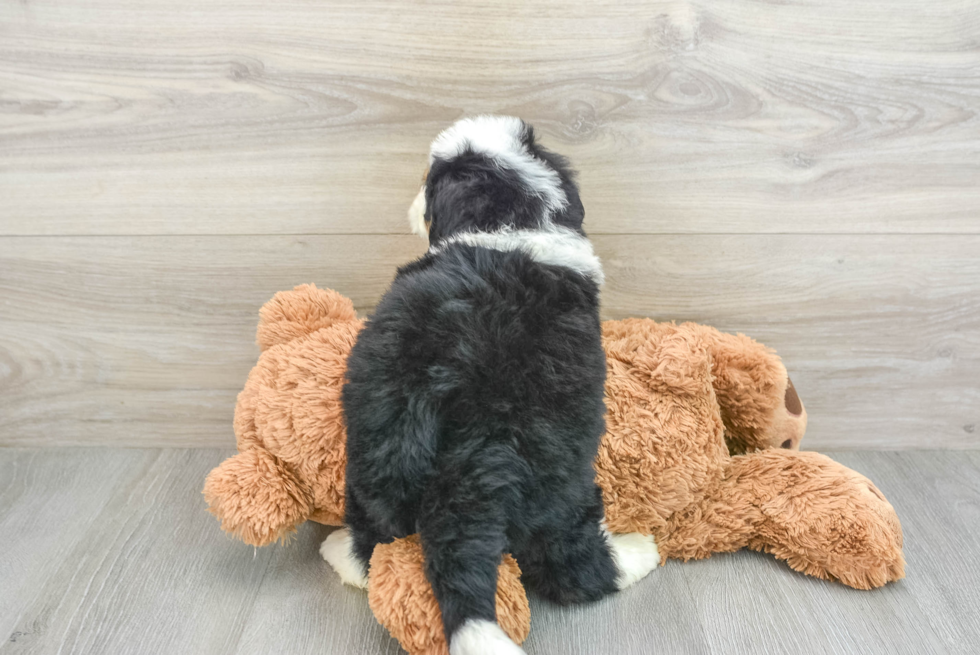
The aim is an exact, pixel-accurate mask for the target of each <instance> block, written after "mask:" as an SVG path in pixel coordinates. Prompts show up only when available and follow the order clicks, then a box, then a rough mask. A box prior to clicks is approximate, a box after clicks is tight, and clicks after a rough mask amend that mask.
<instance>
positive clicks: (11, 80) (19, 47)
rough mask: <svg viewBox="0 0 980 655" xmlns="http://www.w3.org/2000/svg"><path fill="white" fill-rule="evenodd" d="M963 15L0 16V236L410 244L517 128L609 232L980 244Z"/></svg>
mask: <svg viewBox="0 0 980 655" xmlns="http://www.w3.org/2000/svg"><path fill="white" fill-rule="evenodd" d="M978 33H980V0H958V1H956V2H940V3H935V2H925V1H923V0H905V1H903V2H900V3H898V4H896V3H895V2H892V1H887V0H869V1H867V2H860V3H856V2H851V1H850V0H818V1H816V2H808V3H803V2H789V3H784V2H778V3H776V2H772V3H769V2H751V3H717V2H708V1H707V0H702V1H697V2H687V1H683V0H664V1H656V0H655V1H649V0H628V1H621V0H599V1H596V2H591V1H590V2H568V1H564V2H562V1H557V0H549V1H545V2H536V3H524V2H520V0H503V1H501V2H493V3H488V2H483V1H482V0H473V1H466V2H456V1H455V0H436V1H428V2H420V3H413V4H412V5H411V7H410V8H407V7H405V6H404V5H403V4H401V3H397V2H394V1H393V0H374V1H371V2H326V3H320V2H295V3H285V4H283V3H277V4H275V5H272V4H269V3H262V2H228V1H227V0H222V1H218V2H209V3H207V6H206V7H205V6H202V5H201V4H200V3H198V2H190V1H189V0H178V1H176V2H167V3H162V2H159V0H138V1H120V0H93V1H91V2H85V3H77V2H67V1H65V0H48V1H43V0H42V1H39V2H29V3H27V2H24V3H15V2H5V3H2V4H0V35H2V37H3V41H2V46H0V85H2V89H3V94H2V96H0V197H2V198H3V199H4V202H3V206H2V207H0V212H2V213H3V219H2V220H0V234H8V235H12V234H17V235H39V234H48V235H57V234H76V235H77V234H102V235H118V234H143V235H147V234H300V233H302V234H306V233H316V234H323V233H337V232H342V233H365V232H370V233H402V232H404V225H403V220H402V216H403V214H404V211H405V209H406V207H407V205H408V204H409V202H410V201H411V198H412V197H413V195H414V193H415V190H416V187H417V183H418V176H419V174H420V172H421V169H422V167H423V165H424V158H425V155H424V153H425V150H426V146H427V143H428V141H429V140H430V139H431V138H432V137H433V136H434V135H435V134H436V133H437V132H438V131H439V130H440V129H441V128H442V127H444V126H445V125H446V124H447V123H449V122H450V121H452V120H453V119H455V118H458V117H460V116H462V115H465V114H474V113H478V112H497V113H512V114H518V115H521V116H523V117H525V118H527V119H528V120H530V121H531V122H533V123H534V124H536V125H537V126H538V127H539V129H540V131H541V133H542V134H543V135H544V141H545V142H546V143H547V144H548V145H551V146H553V147H555V148H556V149H559V150H560V151H562V152H564V153H566V154H568V155H570V156H571V157H572V159H573V161H574V162H575V163H576V165H577V166H578V167H579V168H580V169H581V170H582V178H581V179H582V187H583V198H584V200H585V203H586V206H587V207H588V209H589V215H590V217H591V219H590V220H591V227H592V231H593V232H594V233H596V234H600V233H678V232H685V233H688V232H701V233H704V232H709V233H747V232H797V233H814V232H817V233H834V232H906V233H913V232H915V233H919V232H926V233H934V232H945V233H963V232H966V233H972V234H976V233H978V232H980V215H978V207H980V184H978V180H980V163H978V161H980V159H978V155H980V117H978V111H977V110H978V107H980V67H978V66H977V51H976V49H977V34H978Z"/></svg>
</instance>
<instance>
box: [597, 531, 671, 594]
mask: <svg viewBox="0 0 980 655" xmlns="http://www.w3.org/2000/svg"><path fill="white" fill-rule="evenodd" d="M609 546H610V549H611V550H612V556H613V560H614V561H615V562H616V568H617V569H618V570H619V576H618V577H617V578H616V586H617V587H619V588H620V589H626V587H629V586H630V585H632V584H633V583H634V582H636V581H637V580H642V579H643V578H645V577H646V575H647V573H649V572H650V571H652V570H654V569H655V568H657V566H658V565H659V564H660V552H659V551H658V550H657V542H656V541H654V539H653V537H652V536H651V535H644V534H640V533H639V532H630V533H628V534H610V535H609Z"/></svg>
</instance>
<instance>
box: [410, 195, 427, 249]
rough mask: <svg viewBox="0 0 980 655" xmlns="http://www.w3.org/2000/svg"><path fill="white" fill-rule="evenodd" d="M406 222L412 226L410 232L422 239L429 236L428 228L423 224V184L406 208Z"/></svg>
mask: <svg viewBox="0 0 980 655" xmlns="http://www.w3.org/2000/svg"><path fill="white" fill-rule="evenodd" d="M408 224H409V225H410V226H412V232H413V233H414V234H417V235H419V236H420V237H422V238H423V239H424V238H426V237H427V236H429V228H428V226H426V224H425V185H424V184H423V185H422V188H421V189H420V190H419V193H418V195H417V196H415V200H413V201H412V206H411V207H409V208H408Z"/></svg>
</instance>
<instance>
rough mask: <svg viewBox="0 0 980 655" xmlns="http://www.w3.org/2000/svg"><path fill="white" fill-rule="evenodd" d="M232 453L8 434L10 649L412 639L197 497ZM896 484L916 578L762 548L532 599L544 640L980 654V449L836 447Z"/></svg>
mask: <svg viewBox="0 0 980 655" xmlns="http://www.w3.org/2000/svg"><path fill="white" fill-rule="evenodd" d="M227 454H228V453H227V451H221V450H180V449H163V450H160V449H102V448H85V449H14V448H8V449H0V638H2V639H3V641H2V644H0V654H2V655H7V654H8V653H99V654H105V655H109V654H113V653H120V654H122V653H125V654H130V653H137V652H138V653H168V654H169V653H261V654H263V655H267V654H270V653H289V654H290V655H298V654H302V653H370V654H372V655H376V654H378V655H380V654H382V653H392V654H394V653H399V652H401V651H400V649H399V647H398V644H397V643H396V642H395V641H393V640H392V639H391V638H390V637H388V635H387V634H386V633H385V631H384V630H383V629H382V628H381V627H380V626H379V625H378V624H377V623H376V622H375V621H374V618H373V617H372V615H371V612H370V610H369V609H368V605H367V598H366V596H365V594H364V593H363V592H360V591H356V590H353V589H350V588H346V587H342V586H341V585H340V583H339V581H338V580H337V578H336V576H334V574H333V573H332V571H330V570H329V568H328V567H327V565H326V564H325V563H324V562H323V561H321V560H320V558H319V556H318V554H317V545H318V544H319V542H320V540H321V539H323V537H324V536H325V535H326V534H327V533H328V531H329V530H328V529H327V528H323V527H321V526H315V525H307V526H305V527H304V528H303V529H301V530H300V532H299V535H298V538H297V539H296V540H294V541H293V542H292V543H291V544H290V545H288V546H285V547H283V546H275V547H269V548H265V549H261V550H257V551H256V550H254V549H252V548H250V547H248V546H245V545H243V544H241V543H238V542H236V541H233V540H231V539H229V538H227V537H225V536H224V535H223V534H222V533H221V532H220V530H219V529H218V525H217V523H216V522H215V521H214V520H213V519H212V518H211V517H210V515H208V514H207V512H206V511H205V509H204V502H203V500H202V498H201V495H200V488H201V482H202V480H203V478H204V475H205V474H206V473H207V472H208V470H210V469H211V467H213V466H214V465H216V464H217V463H218V462H219V461H221V459H222V458H223V457H224V456H225V455H227ZM832 455H833V456H834V457H835V458H836V459H838V460H840V461H842V462H843V463H845V464H847V465H848V466H851V467H853V468H855V469H857V470H858V471H861V472H862V473H864V474H866V475H868V476H869V477H870V478H871V479H872V480H874V481H875V483H876V484H877V485H878V486H879V487H880V488H881V489H882V490H883V491H884V492H885V493H886V494H887V495H888V497H889V499H890V500H891V501H892V503H893V504H894V505H895V507H896V508H897V510H898V512H899V515H900V516H901V518H902V521H903V524H904V528H905V538H906V556H907V558H908V570H907V571H908V577H907V578H906V579H905V580H904V581H901V582H899V583H896V584H892V585H890V586H888V587H886V588H884V589H881V590H878V591H874V592H859V591H853V590H851V589H847V588H845V587H843V586H840V585H837V584H831V583H827V582H822V581H819V580H814V579H812V578H807V577H805V576H802V575H799V574H797V573H794V572H792V571H790V570H789V569H787V568H786V567H785V566H783V565H782V564H779V563H777V562H776V561H774V560H773V559H771V558H770V557H767V556H764V555H761V554H756V553H739V554H736V555H726V556H717V557H715V558H713V559H711V560H707V561H703V562H693V563H688V564H681V563H678V562H669V563H668V564H667V565H666V566H665V567H663V568H661V569H659V570H658V571H656V572H655V573H654V574H652V575H651V577H649V578H647V579H646V580H644V581H643V582H642V583H640V584H638V585H637V586H636V587H634V588H632V589H630V590H628V591H626V592H624V593H622V594H619V595H617V596H615V597H612V598H609V599H607V600H605V601H603V602H601V603H598V604H594V605H589V606H585V607H576V608H571V609H568V608H564V609H563V608H558V607H555V606H552V605H550V604H548V603H546V602H543V601H540V600H536V599H532V627H531V636H530V638H529V640H528V642H527V643H526V647H527V650H528V652H529V654H531V655H534V654H542V653H563V654H564V653H583V654H599V653H617V654H620V653H753V654H758V653H890V654H891V653H916V654H918V653H966V652H977V651H978V649H980V615H978V612H977V610H976V608H977V606H978V601H980V593H978V589H980V452H972V451H967V452H940V451H929V452H908V451H906V452H839V453H832Z"/></svg>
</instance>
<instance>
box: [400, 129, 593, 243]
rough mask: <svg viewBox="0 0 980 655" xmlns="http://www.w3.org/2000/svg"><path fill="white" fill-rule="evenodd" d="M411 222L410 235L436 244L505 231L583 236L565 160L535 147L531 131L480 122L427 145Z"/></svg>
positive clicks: (582, 214)
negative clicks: (559, 230) (553, 229)
mask: <svg viewBox="0 0 980 655" xmlns="http://www.w3.org/2000/svg"><path fill="white" fill-rule="evenodd" d="M408 217H409V222H410V223H411V225H412V231H414V232H415V233H417V234H419V235H422V236H426V235H428V237H429V242H430V243H431V244H433V245H435V244H437V243H438V242H439V241H441V240H442V239H446V238H448V237H450V236H452V235H454V234H458V233H460V232H494V231H497V230H500V229H504V228H512V229H539V228H543V227H547V226H549V225H559V226H562V227H567V228H571V229H573V230H576V231H578V232H581V231H582V220H583V218H584V217H585V211H584V209H583V208H582V201H581V200H580V199H579V194H578V187H577V186H576V185H575V181H574V173H573V171H572V170H571V168H570V167H569V165H568V161H567V160H566V159H565V158H564V157H562V156H561V155H557V154H555V153H552V152H549V151H547V150H545V149H544V148H542V147H541V146H539V145H538V144H537V143H535V141H534V129H533V128H532V127H531V126H530V125H528V124H527V123H525V122H524V121H522V120H521V119H519V118H513V117H510V116H478V117H476V118H464V119H463V120H461V121H458V122H457V123H455V124H454V125H452V126H451V127H449V128H448V129H446V130H445V131H444V132H442V134H440V135H439V136H438V137H436V139H435V141H433V142H432V146H431V148H430V149H429V170H428V171H427V174H426V176H425V177H424V179H423V182H422V189H421V190H420V191H419V194H418V196H416V198H415V201H414V202H413V203H412V206H411V208H410V209H409V211H408Z"/></svg>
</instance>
